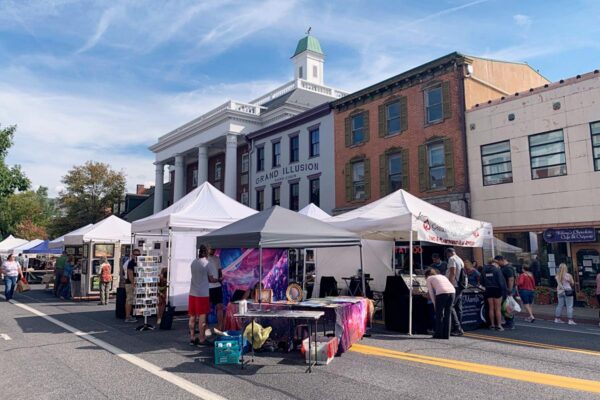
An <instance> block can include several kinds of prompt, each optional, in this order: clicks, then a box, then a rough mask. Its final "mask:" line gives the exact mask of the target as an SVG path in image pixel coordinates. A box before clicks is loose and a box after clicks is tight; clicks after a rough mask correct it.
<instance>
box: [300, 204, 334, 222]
mask: <svg viewBox="0 0 600 400" xmlns="http://www.w3.org/2000/svg"><path fill="white" fill-rule="evenodd" d="M298 213H299V214H302V215H306V216H307V217H311V218H314V219H318V220H321V221H323V220H325V219H327V218H331V215H329V214H327V213H326V212H325V211H323V210H321V209H320V208H319V207H318V206H316V205H315V204H314V203H310V204H309V205H307V206H306V207H304V208H303V209H302V210H300V211H298Z"/></svg>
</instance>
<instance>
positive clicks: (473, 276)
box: [465, 260, 481, 286]
mask: <svg viewBox="0 0 600 400" xmlns="http://www.w3.org/2000/svg"><path fill="white" fill-rule="evenodd" d="M465 272H466V273H467V281H468V283H469V286H479V284H480V282H481V273H479V271H477V268H475V267H474V266H473V263H472V262H471V261H469V260H465Z"/></svg>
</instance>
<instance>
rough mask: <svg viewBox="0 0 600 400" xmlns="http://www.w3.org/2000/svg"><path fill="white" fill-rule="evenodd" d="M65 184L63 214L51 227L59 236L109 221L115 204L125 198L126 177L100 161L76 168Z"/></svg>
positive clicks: (65, 178) (70, 172)
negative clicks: (103, 220) (108, 218)
mask: <svg viewBox="0 0 600 400" xmlns="http://www.w3.org/2000/svg"><path fill="white" fill-rule="evenodd" d="M62 183H63V184H64V185H65V190H64V191H62V192H61V193H60V195H59V197H58V205H57V206H58V208H59V209H60V211H61V214H62V215H61V216H60V217H58V218H56V219H55V221H54V222H53V224H52V225H53V226H52V227H51V229H52V233H53V235H55V236H58V235H62V234H65V233H67V232H69V231H71V230H74V229H77V228H80V227H82V226H84V225H87V224H90V223H92V224H93V223H96V222H98V221H100V220H102V219H104V218H106V217H107V216H109V215H110V214H112V209H113V206H114V204H115V203H119V202H120V201H121V199H123V198H124V197H125V183H126V182H125V174H124V173H123V172H122V171H114V170H112V169H111V168H110V166H109V165H108V164H104V163H100V162H95V161H88V162H86V163H85V164H84V165H81V166H76V167H73V169H71V170H70V171H69V172H68V173H67V174H66V175H65V176H64V177H63V179H62Z"/></svg>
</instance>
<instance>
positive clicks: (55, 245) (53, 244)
mask: <svg viewBox="0 0 600 400" xmlns="http://www.w3.org/2000/svg"><path fill="white" fill-rule="evenodd" d="M92 226H94V225H93V224H87V225H86V226H82V227H81V228H78V229H75V230H74V231H71V232H69V233H66V234H64V235H62V236H61V237H57V238H56V239H54V240H51V241H50V243H48V248H50V249H59V248H61V247H63V246H64V245H65V236H67V235H76V234H79V233H84V232H87V231H89V230H90V229H92Z"/></svg>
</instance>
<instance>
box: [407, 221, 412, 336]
mask: <svg viewBox="0 0 600 400" xmlns="http://www.w3.org/2000/svg"><path fill="white" fill-rule="evenodd" d="M408 257H409V278H408V282H409V288H408V291H409V297H408V335H409V336H412V322H413V321H412V320H413V318H412V311H413V297H412V296H413V232H412V230H411V231H410V240H409V246H408Z"/></svg>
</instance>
